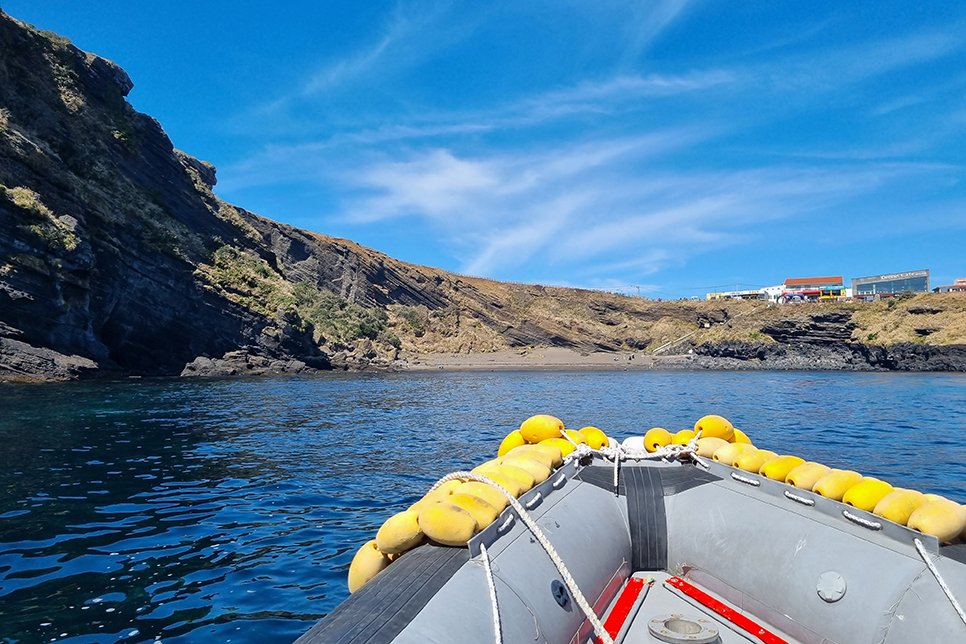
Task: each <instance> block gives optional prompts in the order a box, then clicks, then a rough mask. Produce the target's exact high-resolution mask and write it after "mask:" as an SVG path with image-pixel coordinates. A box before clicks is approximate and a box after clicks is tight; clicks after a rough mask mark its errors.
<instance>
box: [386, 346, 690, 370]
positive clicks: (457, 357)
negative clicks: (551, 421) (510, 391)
mask: <svg viewBox="0 0 966 644" xmlns="http://www.w3.org/2000/svg"><path fill="white" fill-rule="evenodd" d="M691 362H692V357H691V356H688V355H669V356H653V355H649V354H645V353H643V352H636V353H613V352H605V351H595V352H590V353H588V352H578V351H573V350H571V349H566V348H562V347H547V348H538V349H519V350H509V351H496V352H493V353H469V354H464V353H423V354H414V355H413V356H411V357H409V358H408V359H397V360H396V362H395V364H394V368H395V370H397V371H402V372H407V371H419V372H425V371H650V370H654V369H658V370H660V369H689V368H692V365H691V364H690V363H691Z"/></svg>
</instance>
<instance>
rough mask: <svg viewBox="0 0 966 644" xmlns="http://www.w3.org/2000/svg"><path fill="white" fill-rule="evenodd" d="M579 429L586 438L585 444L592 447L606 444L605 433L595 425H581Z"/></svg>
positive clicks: (595, 447)
mask: <svg viewBox="0 0 966 644" xmlns="http://www.w3.org/2000/svg"><path fill="white" fill-rule="evenodd" d="M579 431H580V433H581V434H583V435H584V436H585V437H586V438H587V444H588V445H590V446H591V447H593V448H594V449H600V448H601V447H606V446H607V444H608V441H607V435H606V434H605V433H604V432H602V431H600V430H599V429H597V428H596V427H582V428H581V429H580V430H579Z"/></svg>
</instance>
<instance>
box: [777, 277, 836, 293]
mask: <svg viewBox="0 0 966 644" xmlns="http://www.w3.org/2000/svg"><path fill="white" fill-rule="evenodd" d="M844 284H845V282H844V280H843V279H842V276H841V275H839V276H836V277H795V278H792V279H787V280H785V288H786V289H787V290H795V291H817V290H820V289H829V288H842V287H843V286H844Z"/></svg>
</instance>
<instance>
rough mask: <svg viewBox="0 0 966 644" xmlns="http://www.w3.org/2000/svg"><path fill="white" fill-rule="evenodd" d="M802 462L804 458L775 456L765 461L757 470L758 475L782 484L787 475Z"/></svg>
mask: <svg viewBox="0 0 966 644" xmlns="http://www.w3.org/2000/svg"><path fill="white" fill-rule="evenodd" d="M804 462H805V459H804V458H798V457H797V456H788V455H785V456H777V457H775V458H773V459H771V460H770V461H766V462H765V464H764V465H762V466H761V468H759V470H758V473H759V474H761V475H762V476H765V477H767V478H770V479H773V480H775V481H781V482H783V483H784V482H785V477H786V476H788V473H789V472H791V471H792V470H793V469H795V468H796V467H798V466H799V465H801V464H802V463H804Z"/></svg>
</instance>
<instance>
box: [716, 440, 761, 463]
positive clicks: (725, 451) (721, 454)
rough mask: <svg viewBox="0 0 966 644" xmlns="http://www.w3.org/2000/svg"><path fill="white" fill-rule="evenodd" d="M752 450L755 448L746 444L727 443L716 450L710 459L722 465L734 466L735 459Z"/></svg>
mask: <svg viewBox="0 0 966 644" xmlns="http://www.w3.org/2000/svg"><path fill="white" fill-rule="evenodd" d="M753 449H755V448H754V447H753V446H751V445H749V444H748V443H728V444H727V445H725V446H724V447H719V448H718V449H716V450H715V452H714V454H713V455H712V456H711V458H713V459H714V460H716V461H718V462H719V463H722V464H724V465H734V462H735V459H736V458H738V457H739V456H741V455H742V454H744V453H745V452H747V451H749V450H753Z"/></svg>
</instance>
